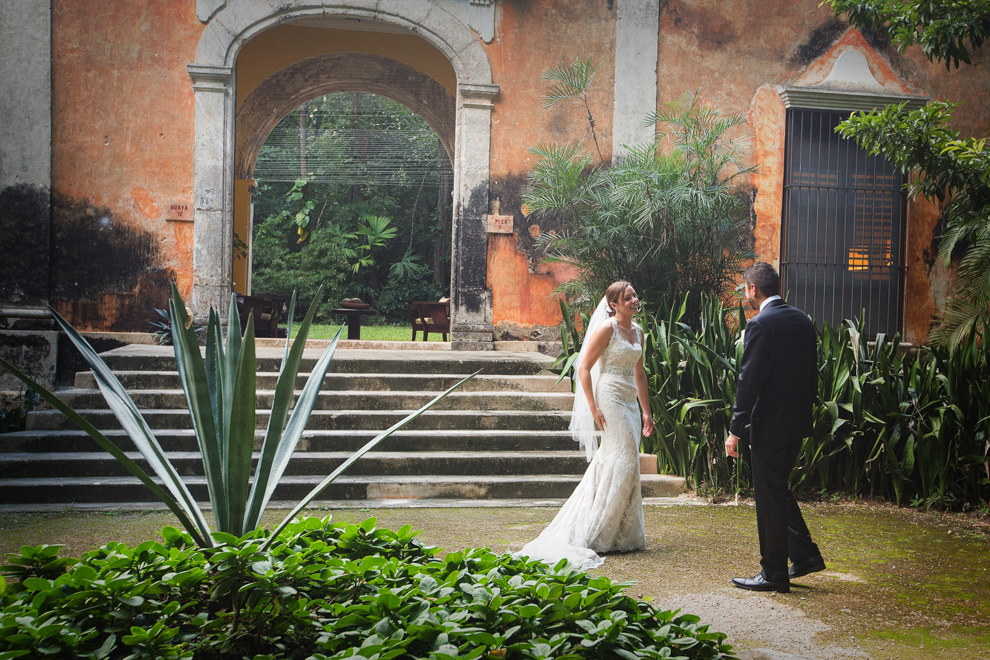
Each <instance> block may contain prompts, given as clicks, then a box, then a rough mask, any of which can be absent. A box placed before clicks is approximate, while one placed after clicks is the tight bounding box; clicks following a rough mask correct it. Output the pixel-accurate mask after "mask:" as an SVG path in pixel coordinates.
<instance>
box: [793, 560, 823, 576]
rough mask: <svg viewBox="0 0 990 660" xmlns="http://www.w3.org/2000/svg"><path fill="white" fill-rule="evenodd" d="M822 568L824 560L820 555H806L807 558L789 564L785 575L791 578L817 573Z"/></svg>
mask: <svg viewBox="0 0 990 660" xmlns="http://www.w3.org/2000/svg"><path fill="white" fill-rule="evenodd" d="M824 570H825V560H824V559H822V556H821V555H818V556H817V557H808V558H807V559H802V560H801V561H796V562H794V563H793V564H791V567H790V568H789V569H788V570H787V577H789V578H790V579H792V580H793V579H794V578H799V577H804V576H805V575H807V574H808V573H817V572H818V571H824Z"/></svg>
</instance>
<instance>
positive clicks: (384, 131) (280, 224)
mask: <svg viewBox="0 0 990 660" xmlns="http://www.w3.org/2000/svg"><path fill="white" fill-rule="evenodd" d="M255 177H256V178H257V180H258V182H259V183H258V190H257V192H256V194H255V195H254V216H255V218H256V221H255V224H254V231H253V246H252V257H253V264H252V291H253V292H255V293H278V294H282V295H286V296H287V295H288V294H289V292H290V291H292V290H294V289H298V290H299V296H300V302H302V303H304V304H310V303H311V301H312V300H313V295H314V294H315V291H316V289H317V288H318V287H319V286H320V285H323V286H324V287H325V291H326V301H325V302H324V303H322V304H321V306H320V308H319V309H318V310H317V313H316V319H317V320H318V321H324V322H326V321H328V320H329V319H330V315H329V310H330V309H332V308H334V307H336V306H338V304H339V302H340V300H341V299H343V298H347V297H358V298H361V299H362V300H364V301H365V302H369V303H371V304H372V305H374V306H375V307H376V308H378V304H379V302H380V299H381V297H382V296H386V297H389V298H393V299H394V298H401V305H399V307H401V309H399V310H398V311H395V310H393V309H392V308H393V307H395V305H392V307H390V308H389V309H388V310H387V311H384V310H379V311H382V312H383V313H384V314H386V315H387V316H388V318H389V320H392V321H399V320H406V319H405V318H404V315H405V304H406V303H407V302H409V301H410V300H413V299H419V298H414V297H410V296H414V295H415V293H416V292H419V291H420V290H421V289H423V288H424V286H425V285H430V286H431V293H432V292H433V291H437V292H441V293H442V292H446V291H447V290H448V288H449V280H450V222H451V204H450V186H451V181H452V179H451V174H450V165H449V162H448V159H447V155H446V152H445V151H444V149H443V147H442V146H440V144H439V141H438V140H437V137H436V135H435V134H434V133H433V131H432V130H431V129H430V127H429V126H428V125H427V124H426V123H425V122H424V121H423V120H422V119H421V118H420V117H418V116H417V115H415V114H414V113H412V112H411V111H410V110H408V109H407V108H405V107H404V106H402V105H401V104H399V103H396V102H394V101H391V100H389V99H386V98H384V97H378V96H374V95H371V94H350V93H345V94H330V95H328V96H325V97H322V98H319V99H316V100H314V101H311V102H309V103H307V104H304V106H302V107H301V108H299V109H297V110H295V111H293V112H292V113H290V114H289V115H288V116H286V117H285V118H284V119H283V120H282V121H281V122H280V123H279V124H278V126H277V127H276V128H275V129H274V130H273V131H272V133H271V134H270V135H269V137H268V139H267V141H266V143H265V145H264V146H263V147H262V149H261V152H260V154H259V156H258V162H257V166H256V170H255ZM438 295H439V294H438ZM437 297H438V296H434V295H430V296H429V297H428V298H427V299H436V298H437Z"/></svg>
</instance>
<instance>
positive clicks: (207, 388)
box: [0, 284, 474, 547]
mask: <svg viewBox="0 0 990 660" xmlns="http://www.w3.org/2000/svg"><path fill="white" fill-rule="evenodd" d="M321 298H322V291H318V292H317V294H316V296H315V298H314V301H313V304H312V305H311V306H310V308H309V311H308V312H307V314H306V317H305V318H304V319H303V321H302V324H301V325H300V328H299V333H298V336H297V337H296V338H295V341H294V342H292V343H291V347H290V342H289V339H288V338H287V339H286V343H285V350H284V352H283V356H282V364H281V368H280V370H279V375H278V380H277V382H276V385H275V395H274V398H273V401H272V407H271V411H270V415H269V418H268V428H267V430H266V432H265V438H264V442H263V444H262V446H261V452H260V454H259V456H258V463H257V467H256V469H255V471H254V476H253V478H252V475H251V460H252V452H253V449H254V436H255V421H256V419H255V417H256V410H255V405H256V400H257V394H256V391H255V380H256V375H257V374H256V372H257V367H256V363H255V346H254V343H255V342H254V319H253V318H251V317H249V319H248V323H247V328H246V330H245V333H244V336H243V337H242V336H241V327H240V321H239V319H238V316H237V314H236V313H232V314H230V318H229V325H228V329H227V336H226V337H224V336H223V330H222V328H221V324H220V316H219V314H218V313H217V312H216V310H215V309H212V308H211V309H210V314H209V322H208V324H207V329H206V351H205V353H206V355H205V359H204V356H203V355H202V354H201V353H200V348H199V344H198V342H197V338H196V331H195V330H194V329H193V326H192V319H190V318H189V315H188V314H187V313H186V307H185V305H184V304H183V302H182V298H181V297H180V296H179V292H178V289H177V288H176V287H175V285H174V284H173V286H172V298H171V300H170V301H169V312H170V315H171V318H173V319H175V321H176V322H175V323H174V324H173V325H172V340H173V347H174V350H175V361H176V365H177V367H178V372H179V379H180V380H181V382H182V389H183V391H184V392H185V395H186V403H187V405H188V407H189V414H190V416H191V417H192V423H193V429H194V431H195V434H196V439H197V441H198V443H199V449H200V453H201V454H202V457H203V469H204V471H205V473H206V481H207V485H208V488H209V494H210V502H211V504H212V506H213V515H214V519H215V523H216V527H217V531H219V532H222V533H224V534H228V535H234V536H237V537H240V536H243V535H244V534H247V533H248V532H251V531H252V530H254V529H256V528H257V527H258V524H259V522H260V520H261V514H262V513H263V512H264V510H265V508H266V507H267V505H268V502H269V501H270V500H271V497H272V493H273V492H274V491H275V487H276V486H277V485H278V481H279V479H280V478H281V476H282V474H283V472H284V471H285V468H286V467H287V465H288V463H289V459H290V458H291V457H292V453H293V451H294V450H295V448H296V446H297V445H298V443H299V439H300V438H301V437H302V433H303V431H304V430H305V428H306V424H307V422H308V421H309V416H310V414H311V413H312V411H313V407H314V405H315V403H316V399H317V396H318V395H319V391H320V386H321V385H322V383H323V379H324V376H325V375H326V372H327V369H328V368H329V366H330V361H331V359H332V358H333V354H334V351H335V350H336V347H337V342H338V340H339V338H340V330H338V331H337V334H336V336H334V338H333V340H332V341H331V342H330V345H329V346H327V348H326V350H325V351H324V352H323V355H321V356H320V358H319V360H317V362H316V364H315V365H314V366H313V369H312V371H311V373H310V375H309V379H308V380H307V381H306V384H305V385H304V386H303V389H302V391H301V393H300V394H299V397H298V400H297V401H296V404H295V406H294V407H293V408H292V411H291V414H290V410H289V409H290V407H291V406H292V399H293V395H294V393H295V392H294V388H295V382H296V377H297V376H298V374H299V367H300V364H301V362H302V355H303V349H304V348H305V345H306V337H307V336H308V334H309V328H310V325H311V323H312V321H313V314H314V312H315V310H316V309H317V308H318V306H319V302H320V299H321ZM49 309H51V308H49ZM231 309H232V310H234V309H236V304H235V301H234V300H233V299H231ZM51 311H52V314H53V315H54V317H55V320H56V321H57V322H58V323H59V325H60V326H62V329H63V330H64V331H65V333H66V334H67V335H68V337H69V338H70V339H71V340H72V342H73V344H75V346H76V348H77V349H78V350H79V352H80V353H81V354H82V355H83V357H84V358H85V359H86V361H87V362H88V363H89V365H90V367H91V368H92V369H93V373H94V375H95V377H96V381H97V383H98V384H99V387H100V391H101V392H102V393H103V396H104V398H106V400H107V403H108V405H109V406H110V409H111V410H112V411H113V413H114V415H115V416H116V417H117V419H118V421H119V422H120V425H121V427H122V428H123V429H124V430H125V431H126V432H127V434H128V436H129V437H130V439H131V441H132V442H133V443H134V446H135V447H136V448H137V449H138V451H139V452H140V453H141V455H142V457H143V458H144V459H145V460H146V461H147V463H148V464H149V465H150V466H151V468H152V471H153V472H154V474H155V476H157V477H158V479H159V480H161V482H162V483H163V484H164V485H165V487H164V488H162V487H161V486H159V485H158V484H157V483H155V481H154V480H153V479H152V477H151V476H150V475H148V474H147V473H145V472H144V470H142V469H141V468H140V467H139V466H138V465H137V464H136V463H135V462H134V461H133V460H131V459H130V458H129V457H128V456H127V455H126V454H125V453H124V452H123V451H122V450H121V449H119V448H118V447H117V446H116V445H114V444H113V443H112V442H111V441H110V440H109V439H107V437H106V436H105V435H103V434H102V433H101V432H100V431H99V430H97V429H96V427H94V426H93V425H92V424H90V423H89V422H88V421H87V420H86V419H85V418H83V417H82V416H81V415H80V414H79V413H77V412H75V411H74V410H72V409H71V408H69V407H68V406H67V405H66V404H65V403H63V402H62V401H61V400H59V399H58V397H56V396H55V395H54V394H53V393H52V392H50V391H49V390H47V389H45V388H44V387H43V386H41V385H39V384H38V383H36V382H35V381H34V380H32V379H31V378H30V377H29V376H27V375H26V374H24V373H23V372H21V371H20V370H19V369H17V368H16V367H15V366H14V365H12V364H10V363H9V362H7V361H6V360H3V359H0V365H2V366H4V367H5V368H6V369H7V370H8V371H10V373H12V374H13V375H14V376H16V377H17V378H19V379H20V380H21V381H23V382H24V383H26V384H27V385H28V386H29V387H31V388H32V389H33V390H34V391H35V392H37V393H38V394H39V395H40V396H41V397H42V398H44V399H45V400H46V401H47V402H48V403H50V404H51V405H52V406H53V407H54V408H55V409H57V410H59V411H61V412H62V413H63V414H64V415H65V416H66V417H68V418H69V420H71V421H72V422H73V423H74V424H76V425H77V426H78V427H79V428H80V429H82V430H83V431H85V432H86V433H88V434H89V435H90V437H92V438H93V439H94V440H95V441H96V442H97V443H98V444H99V445H100V446H101V447H103V448H104V449H106V450H107V451H108V452H109V453H110V454H111V455H113V457H114V458H116V459H117V460H118V461H119V462H120V463H121V464H122V465H123V466H124V467H126V468H127V469H128V471H130V472H131V474H133V475H134V476H135V477H137V478H138V479H140V480H141V482H142V483H143V484H144V485H145V486H147V487H148V488H149V489H151V491H152V492H153V493H154V494H155V495H156V496H157V497H158V498H159V499H160V500H161V501H162V502H164V503H165V505H166V506H167V507H168V508H169V510H170V511H172V513H174V514H175V516H176V517H177V518H178V519H179V521H180V522H181V524H182V525H183V527H185V528H186V530H187V531H188V532H189V534H190V536H191V537H192V538H193V539H194V540H195V542H196V543H197V544H198V545H200V546H201V547H213V546H214V544H215V543H214V539H213V536H212V534H211V532H210V528H209V525H208V524H207V522H206V518H205V517H204V516H203V512H202V510H201V509H200V507H199V505H198V504H197V502H196V500H195V499H194V498H193V496H192V494H191V493H190V492H189V488H188V487H187V486H186V484H185V482H184V481H183V480H182V478H181V477H180V476H179V474H178V472H177V471H176V470H175V468H174V467H173V466H172V464H171V463H170V462H169V459H168V457H167V455H166V453H165V451H164V450H163V449H162V447H161V445H160V444H159V443H158V440H157V439H156V438H155V435H154V433H153V432H152V430H151V428H150V426H149V425H148V423H147V421H145V419H144V418H143V417H142V415H141V412H140V410H138V408H137V406H136V405H135V404H134V401H133V400H132V399H131V397H130V396H129V395H128V393H127V390H126V389H125V388H124V386H123V385H122V384H121V383H120V381H119V380H118V379H117V377H116V376H115V375H114V374H113V372H112V371H111V370H110V367H109V366H107V364H106V363H105V362H104V361H103V360H102V359H101V358H100V357H99V355H97V353H96V351H95V350H93V348H92V347H91V346H90V345H89V343H88V342H87V341H86V340H85V339H84V338H83V337H82V335H80V334H79V333H78V332H76V330H75V329H74V328H73V327H72V326H71V325H69V323H68V322H67V321H66V320H65V319H64V318H62V317H61V316H60V315H59V314H58V313H57V312H56V311H55V310H54V309H52V310H51ZM294 312H295V294H293V296H292V299H291V301H290V303H289V314H288V319H289V321H288V323H289V327H288V328H287V332H286V335H287V336H291V330H292V327H291V324H292V318H293V313H294ZM342 329H343V328H341V330H342ZM473 377H474V375H471V376H468V377H467V378H465V379H464V380H462V381H460V382H459V383H457V384H456V385H454V386H453V387H451V388H450V389H448V390H447V391H446V392H444V393H442V394H440V395H439V396H437V397H436V398H434V399H433V400H432V401H430V402H429V403H427V404H426V405H425V406H423V407H422V408H420V409H419V410H417V411H415V412H413V413H411V414H410V415H408V416H407V417H405V418H404V419H402V420H401V421H399V422H398V423H396V424H395V425H393V426H391V427H390V428H388V429H386V430H385V431H382V433H380V434H379V435H378V436H376V437H375V438H374V439H373V440H371V441H369V442H368V443H367V444H365V445H364V447H362V448H361V449H359V450H358V451H357V452H355V453H354V454H353V455H352V456H350V457H349V458H348V459H347V460H346V461H344V462H343V463H342V464H341V465H340V466H339V467H338V468H337V469H336V470H334V471H333V473H332V474H330V475H329V476H328V477H326V479H324V480H323V481H322V482H320V484H318V485H317V486H316V487H315V488H313V490H312V491H310V492H309V494H307V495H306V496H305V497H304V498H303V499H302V500H301V501H300V502H299V503H298V504H297V505H296V507H295V508H293V510H292V511H290V512H289V514H288V515H287V516H286V517H285V519H284V520H283V521H282V522H281V523H279V525H278V526H277V527H276V528H275V529H274V531H273V532H272V534H271V536H270V537H269V538H268V539H267V540H266V541H265V542H264V544H263V545H264V547H268V546H269V545H270V544H271V543H272V541H273V540H274V539H275V538H276V537H277V536H278V535H279V533H280V532H281V531H282V530H283V529H284V528H285V526H286V525H287V524H288V523H289V522H290V521H291V520H292V519H293V517H294V516H295V515H296V514H297V513H298V512H299V511H301V510H302V509H303V508H305V507H306V505H307V504H309V503H310V502H311V501H312V500H313V499H315V498H316V496H317V495H319V494H320V493H321V492H322V491H323V490H324V489H325V488H326V487H327V486H328V485H329V484H330V483H331V482H332V481H333V480H334V479H336V478H337V477H338V476H339V475H340V474H341V473H342V472H343V471H344V470H346V469H347V468H348V467H349V466H350V465H351V464H352V463H354V461H356V460H357V459H359V458H360V457H361V456H363V455H364V454H365V453H367V452H368V451H370V450H371V449H372V448H373V447H375V445H377V444H378V443H380V442H381V441H382V440H384V439H385V438H387V437H388V436H390V435H391V434H392V433H393V432H395V431H396V430H397V429H399V428H401V427H402V426H404V425H405V424H406V423H408V422H410V421H411V420H413V419H415V418H416V417H418V416H419V415H421V414H422V413H423V412H425V411H426V410H428V409H429V408H431V407H433V405H434V404H436V403H437V402H438V401H440V399H442V398H444V397H445V396H447V395H448V394H450V393H451V392H453V391H454V390H456V389H457V388H458V387H460V386H461V385H462V384H463V383H465V382H466V381H468V380H470V379H471V378H473Z"/></svg>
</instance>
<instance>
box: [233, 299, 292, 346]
mask: <svg viewBox="0 0 990 660" xmlns="http://www.w3.org/2000/svg"><path fill="white" fill-rule="evenodd" d="M236 296H237V316H238V317H239V318H240V320H241V329H242V330H243V329H244V328H245V327H246V326H247V320H248V318H249V317H252V316H253V317H254V336H255V337H276V338H277V337H285V329H284V328H279V327H278V325H279V323H281V322H282V321H283V320H284V316H285V300H286V299H285V296H278V295H264V296H243V295H241V294H239V293H238V294H236Z"/></svg>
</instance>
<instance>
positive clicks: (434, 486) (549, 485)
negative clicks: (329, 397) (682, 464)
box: [0, 474, 685, 506]
mask: <svg viewBox="0 0 990 660" xmlns="http://www.w3.org/2000/svg"><path fill="white" fill-rule="evenodd" d="M322 478H323V477H321V476H309V475H287V476H285V477H283V479H282V480H281V481H280V482H279V485H278V486H277V487H276V489H275V493H274V497H273V499H275V500H278V501H298V500H300V499H302V498H303V497H304V496H305V495H306V494H308V493H309V491H310V490H312V488H313V487H315V486H316V485H317V484H318V483H319V482H320V481H321V480H322ZM580 479H581V477H580V475H560V474H533V475H499V476H496V477H490V476H487V475H485V476H480V475H435V474H431V475H425V476H417V475H400V476H390V475H389V476H373V475H365V476H351V475H346V474H345V475H342V476H341V477H339V478H338V479H337V480H336V481H334V482H333V483H331V484H330V485H329V486H327V488H326V489H325V490H324V491H323V492H322V493H321V494H320V495H319V496H318V500H319V501H326V500H388V499H427V498H429V499H533V500H546V499H562V498H566V497H568V496H570V494H571V493H572V492H573V491H574V489H575V488H576V487H577V484H578V482H579V481H580ZM184 481H185V482H186V485H187V486H188V487H189V490H190V491H191V492H192V494H193V497H195V498H196V500H197V501H199V502H206V501H207V500H208V499H209V497H208V492H207V486H206V478H205V477H201V476H192V477H187V478H185V479H184ZM683 492H685V487H684V479H683V478H681V477H672V476H668V475H643V477H642V493H643V497H674V496H677V495H680V494H681V493H683ZM155 501H157V500H156V499H155V498H154V496H153V495H152V494H151V492H150V491H149V490H148V489H147V488H146V487H145V486H144V485H143V484H142V483H141V482H140V481H138V480H137V478H135V477H59V478H46V479H0V502H3V503H5V504H7V505H16V504H72V503H89V504H97V503H102V504H106V505H108V506H110V505H112V504H113V503H124V502H155Z"/></svg>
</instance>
